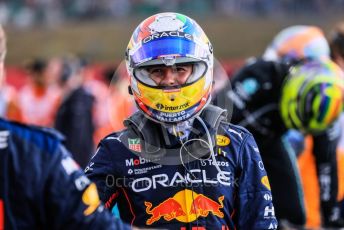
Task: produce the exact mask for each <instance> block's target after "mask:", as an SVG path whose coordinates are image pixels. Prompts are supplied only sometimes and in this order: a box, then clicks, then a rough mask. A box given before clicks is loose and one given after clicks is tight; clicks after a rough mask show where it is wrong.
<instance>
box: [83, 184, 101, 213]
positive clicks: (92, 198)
mask: <svg viewBox="0 0 344 230" xmlns="http://www.w3.org/2000/svg"><path fill="white" fill-rule="evenodd" d="M82 202H83V203H84V204H85V205H86V206H87V208H86V209H85V211H84V215H85V216H88V215H91V214H92V213H93V212H94V211H95V210H96V209H97V208H98V206H99V205H100V200H99V196H98V192H97V187H96V185H95V184H94V183H92V184H90V186H88V188H87V189H86V190H85V191H84V193H83V194H82Z"/></svg>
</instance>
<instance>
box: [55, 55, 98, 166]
mask: <svg viewBox="0 0 344 230" xmlns="http://www.w3.org/2000/svg"><path fill="white" fill-rule="evenodd" d="M84 68H85V64H84V63H82V62H81V61H80V60H79V59H78V58H76V57H73V58H66V59H64V60H63V64H62V71H61V76H60V85H61V87H62V92H63V93H62V95H63V98H62V102H61V105H60V107H59V108H58V111H57V115H56V119H55V128H56V129H57V130H58V131H60V132H61V133H62V134H63V135H64V136H65V138H66V141H65V145H66V147H67V149H68V150H69V151H71V152H72V153H73V158H74V159H75V160H76V162H77V163H78V164H79V165H80V166H81V167H82V168H85V167H86V165H87V163H88V161H89V160H90V158H91V156H92V153H93V152H94V144H93V134H94V129H95V128H94V123H93V106H94V97H93V95H92V94H90V93H89V92H87V91H86V90H85V88H84V87H83V84H82V83H83V69H84Z"/></svg>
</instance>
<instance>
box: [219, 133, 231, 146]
mask: <svg viewBox="0 0 344 230" xmlns="http://www.w3.org/2000/svg"><path fill="white" fill-rule="evenodd" d="M229 143H231V140H230V139H229V138H228V137H226V136H223V135H216V144H217V145H218V146H227V145H229Z"/></svg>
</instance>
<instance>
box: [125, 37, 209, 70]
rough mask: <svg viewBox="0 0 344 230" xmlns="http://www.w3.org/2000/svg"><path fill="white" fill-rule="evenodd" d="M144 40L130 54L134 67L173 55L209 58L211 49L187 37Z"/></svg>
mask: <svg viewBox="0 0 344 230" xmlns="http://www.w3.org/2000/svg"><path fill="white" fill-rule="evenodd" d="M160 36H161V35H160ZM144 41H145V39H144V40H143V41H142V45H141V46H140V47H139V48H138V49H136V50H135V49H134V50H133V52H131V53H130V54H129V55H130V57H131V63H130V65H131V67H133V68H135V67H137V66H138V65H141V64H143V63H144V62H147V61H150V60H154V59H159V58H162V57H164V56H172V55H174V56H177V57H191V58H192V57H194V58H197V59H198V60H200V59H203V58H207V53H208V52H209V50H207V49H205V48H204V47H202V46H200V45H198V44H197V43H195V42H194V41H193V40H188V39H186V38H180V37H165V38H159V39H155V40H152V41H149V42H147V43H144ZM207 51H208V52H207Z"/></svg>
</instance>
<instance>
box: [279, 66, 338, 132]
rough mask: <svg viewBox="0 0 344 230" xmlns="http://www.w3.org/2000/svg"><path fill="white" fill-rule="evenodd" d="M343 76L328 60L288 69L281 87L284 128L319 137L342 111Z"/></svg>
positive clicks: (281, 109)
mask: <svg viewBox="0 0 344 230" xmlns="http://www.w3.org/2000/svg"><path fill="white" fill-rule="evenodd" d="M343 90H344V76H343V72H342V71H341V69H340V68H339V67H338V66H337V65H336V64H335V63H334V62H332V61H331V60H324V61H320V60H317V61H310V62H306V63H305V64H302V65H297V66H295V67H294V68H292V69H291V71H290V74H289V76H287V78H286V80H285V82H284V85H283V87H282V95H281V100H280V112H281V116H282V119H283V121H284V123H285V125H286V126H287V128H294V129H298V130H300V131H302V132H304V133H320V132H322V131H324V130H325V129H327V128H328V126H329V125H331V124H332V123H333V122H334V121H335V120H336V119H337V118H338V116H339V115H340V113H341V112H342V109H343V97H344V92H343Z"/></svg>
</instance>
